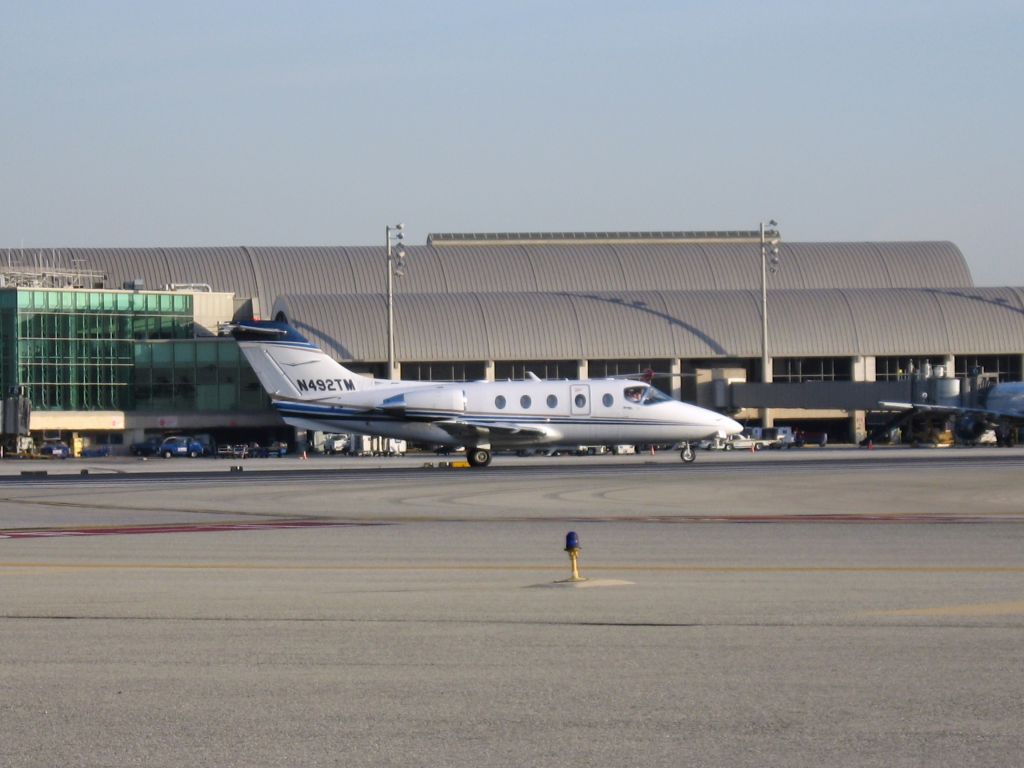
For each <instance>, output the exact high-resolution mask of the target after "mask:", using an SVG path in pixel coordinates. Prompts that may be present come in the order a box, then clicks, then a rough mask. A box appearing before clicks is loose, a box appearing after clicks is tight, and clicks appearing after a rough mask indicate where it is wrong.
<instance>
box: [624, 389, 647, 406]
mask: <svg viewBox="0 0 1024 768" xmlns="http://www.w3.org/2000/svg"><path fill="white" fill-rule="evenodd" d="M645 389H647V387H626V388H625V389H624V390H622V396H623V397H624V398H626V402H627V403H642V402H643V399H644V390H645Z"/></svg>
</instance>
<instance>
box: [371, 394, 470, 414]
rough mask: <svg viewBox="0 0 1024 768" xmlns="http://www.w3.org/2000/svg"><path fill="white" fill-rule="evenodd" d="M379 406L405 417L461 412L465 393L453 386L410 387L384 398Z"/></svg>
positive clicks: (388, 411) (464, 406) (463, 406)
mask: <svg viewBox="0 0 1024 768" xmlns="http://www.w3.org/2000/svg"><path fill="white" fill-rule="evenodd" d="M380 407H381V410H383V411H385V412H387V413H391V414H394V415H396V416H404V417H406V418H416V417H417V416H421V415H423V416H437V415H443V414H444V413H452V412H457V413H462V412H463V411H465V410H466V393H465V392H464V391H463V390H461V389H455V388H453V387H428V388H424V389H412V390H409V391H408V392H403V393H402V394H400V395H394V396H393V397H389V398H387V399H385V400H384V402H383V403H381V406H380ZM422 412H426V413H422ZM438 412H440V413H438Z"/></svg>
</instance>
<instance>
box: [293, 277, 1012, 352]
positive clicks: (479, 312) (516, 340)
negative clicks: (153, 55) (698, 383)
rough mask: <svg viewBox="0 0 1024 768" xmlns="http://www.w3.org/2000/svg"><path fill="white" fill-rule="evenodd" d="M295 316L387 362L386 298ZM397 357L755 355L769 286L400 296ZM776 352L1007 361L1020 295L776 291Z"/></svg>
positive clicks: (302, 307)
mask: <svg viewBox="0 0 1024 768" xmlns="http://www.w3.org/2000/svg"><path fill="white" fill-rule="evenodd" d="M278 304H279V305H281V306H284V305H287V308H288V312H289V317H290V319H292V320H293V321H295V322H296V323H301V324H302V325H301V326H299V327H300V328H306V329H307V330H308V332H309V333H310V334H311V335H313V336H316V337H317V339H318V340H321V341H322V343H324V344H325V345H326V346H325V348H328V347H329V348H330V349H332V350H335V352H333V353H334V354H338V355H339V356H342V357H344V359H357V360H370V361H381V360H383V359H384V358H385V356H386V319H385V303H384V299H383V297H382V296H365V295H362V296H360V295H347V296H342V295H329V296H309V295H307V296H286V297H282V299H281V301H279V302H278ZM395 306H396V321H395V323H396V342H397V349H398V357H399V359H406V360H423V361H426V360H482V359H497V360H521V359H538V358H541V359H559V360H572V359H581V358H598V359H602V358H617V357H618V358H637V357H672V356H678V357H681V358H684V359H686V358H709V357H710V358H713V357H750V358H757V357H759V356H760V354H761V314H760V292H759V291H728V292H717V291H692V292H687V291H662V292H656V291H651V292H634V291H630V292H624V293H604V294H598V293H580V294H570V293H566V294H561V295H560V294H542V293H520V294H481V295H479V296H477V295H470V294H460V295H437V294H422V295H412V296H400V297H396V301H395ZM768 321H769V353H770V354H771V355H772V356H784V357H802V356H838V355H859V354H864V355H925V354H928V355H941V354H968V353H973V354H1006V353H1007V352H1011V351H1013V350H1020V349H1022V348H1024V303H1022V295H1021V293H1020V292H1019V291H1017V290H1016V289H974V290H973V291H960V290H948V291H936V290H933V289H920V290H911V289H900V290H894V289H854V290H815V291H773V292H770V293H769V306H768Z"/></svg>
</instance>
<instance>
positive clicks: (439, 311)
mask: <svg viewBox="0 0 1024 768" xmlns="http://www.w3.org/2000/svg"><path fill="white" fill-rule="evenodd" d="M483 298H484V299H486V296H485V297H483ZM490 324H491V318H490V316H489V315H488V314H487V313H486V312H485V311H484V310H483V309H482V303H481V299H480V298H478V297H477V296H475V295H473V294H468V293H462V294H457V295H452V294H434V295H425V294H416V295H410V296H401V297H397V298H396V299H395V356H396V357H397V358H398V360H400V361H401V360H409V361H426V360H481V359H489V358H487V355H488V354H489V353H490V338H489V332H490ZM385 326H386V323H385ZM386 352H387V350H386V342H385V347H384V352H382V355H383V356H384V357H386Z"/></svg>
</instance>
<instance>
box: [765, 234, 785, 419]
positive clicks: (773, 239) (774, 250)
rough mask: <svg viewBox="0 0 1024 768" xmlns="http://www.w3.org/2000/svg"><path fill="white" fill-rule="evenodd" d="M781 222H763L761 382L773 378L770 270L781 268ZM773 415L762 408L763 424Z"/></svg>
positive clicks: (774, 270) (766, 381) (767, 381)
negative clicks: (769, 329) (770, 367)
mask: <svg viewBox="0 0 1024 768" xmlns="http://www.w3.org/2000/svg"><path fill="white" fill-rule="evenodd" d="M778 227H779V222H777V221H775V219H770V220H769V221H768V224H767V225H765V223H764V222H763V221H762V222H761V383H762V384H767V383H769V382H770V381H771V380H772V375H771V371H770V369H769V366H770V361H769V360H768V272H769V271H771V272H772V273H773V274H774V273H775V272H776V271H778V268H779V241H780V239H781V236H780V235H779V229H778ZM770 422H771V415H770V413H769V411H768V409H767V408H762V409H761V426H763V427H768V426H771V424H770Z"/></svg>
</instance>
